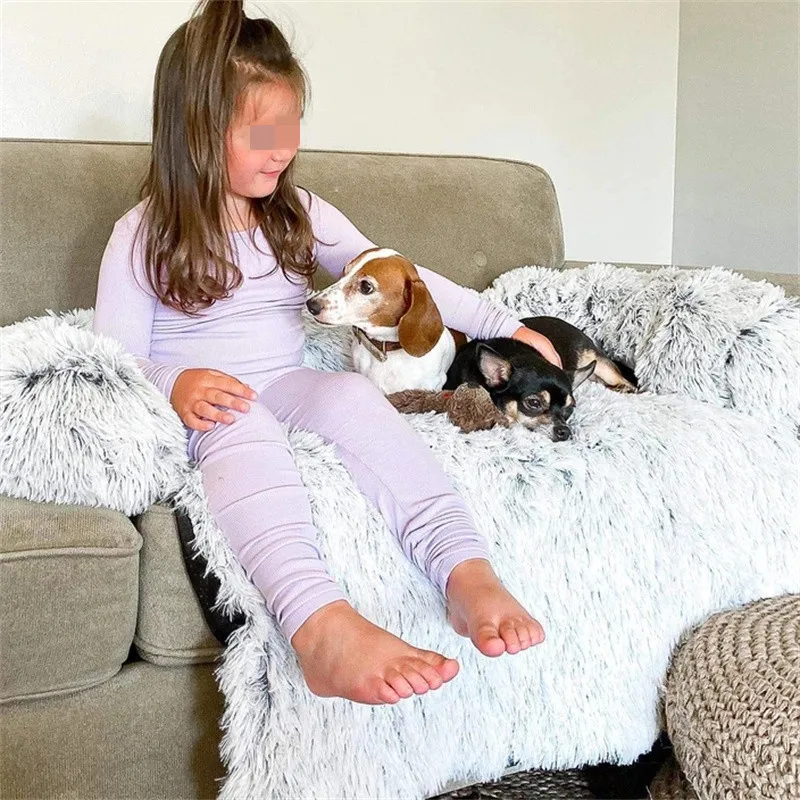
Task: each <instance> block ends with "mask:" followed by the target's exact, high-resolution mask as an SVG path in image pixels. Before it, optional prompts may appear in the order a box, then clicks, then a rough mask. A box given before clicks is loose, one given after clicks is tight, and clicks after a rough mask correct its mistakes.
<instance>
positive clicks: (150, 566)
mask: <svg viewBox="0 0 800 800" xmlns="http://www.w3.org/2000/svg"><path fill="white" fill-rule="evenodd" d="M133 522H134V524H135V525H136V527H137V528H138V530H139V532H140V533H141V535H142V540H143V543H142V552H141V561H140V573H139V618H138V621H137V623H136V635H135V637H134V644H135V645H136V650H137V651H138V653H139V655H141V657H142V658H143V659H145V660H146V661H150V662H152V663H153V664H162V665H164V666H174V665H179V664H202V663H209V662H212V661H214V660H215V659H216V658H217V656H218V655H219V654H220V653H221V652H222V647H221V645H220V643H219V642H218V641H217V639H216V638H215V637H214V635H213V634H212V632H211V630H210V629H209V627H208V625H207V624H206V620H205V617H204V616H203V610H202V607H201V606H200V603H199V601H198V599H197V595H196V594H195V591H194V589H193V588H192V583H191V581H190V579H189V575H188V573H187V571H186V564H185V563H184V559H183V554H182V552H181V545H180V539H179V537H178V531H177V525H176V522H175V514H174V512H173V511H172V509H171V508H169V507H168V506H166V505H162V504H160V503H157V504H155V505H153V506H152V507H151V508H149V509H148V510H147V511H146V512H145V513H144V514H141V515H139V516H136V517H134V518H133Z"/></svg>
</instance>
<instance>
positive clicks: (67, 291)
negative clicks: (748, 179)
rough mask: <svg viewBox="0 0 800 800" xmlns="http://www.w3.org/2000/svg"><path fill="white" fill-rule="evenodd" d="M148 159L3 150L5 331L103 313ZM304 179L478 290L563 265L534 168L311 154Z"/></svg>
mask: <svg viewBox="0 0 800 800" xmlns="http://www.w3.org/2000/svg"><path fill="white" fill-rule="evenodd" d="M149 154H150V145H149V144H147V143H127V142H122V143H120V142H73V141H50V140H26V139H3V140H1V141H0V164H1V165H2V197H1V199H0V220H1V223H0V224H2V242H1V243H0V247H1V248H2V249H1V250H0V270H1V272H0V277H1V278H2V286H3V291H2V299H1V300H0V325H7V324H9V323H11V322H16V321H18V320H21V319H24V318H25V317H27V316H35V315H40V314H43V313H44V312H45V309H52V310H53V311H67V310H70V309H73V308H91V307H93V306H94V302H95V293H96V290H97V274H98V270H99V267H100V259H101V257H102V255H103V250H104V248H105V245H106V242H107V241H108V238H109V236H110V235H111V229H112V228H113V226H114V222H115V221H116V220H117V219H119V217H121V216H122V215H123V214H124V213H125V212H126V211H127V210H128V209H129V208H131V207H132V206H133V205H135V204H136V202H137V197H136V191H137V187H138V184H139V181H140V180H141V178H142V177H143V175H144V174H145V171H146V168H147V164H148V158H149ZM296 176H297V177H296V180H297V183H298V185H301V186H305V187H307V188H309V189H311V190H312V191H314V192H316V193H317V194H319V195H320V196H321V197H323V198H325V199H326V200H328V201H329V202H331V203H332V204H333V205H335V206H336V207H337V208H339V209H340V210H341V211H342V212H343V213H344V214H345V215H347V216H348V217H349V218H350V219H351V220H352V222H353V223H354V224H355V225H356V226H357V227H358V228H359V229H360V230H361V231H362V232H363V233H364V234H365V235H366V236H368V237H369V238H370V239H371V240H372V241H374V242H375V243H376V244H380V245H385V246H387V247H393V248H395V249H397V250H399V251H400V252H402V253H404V254H405V255H407V256H408V257H409V258H411V259H412V260H413V261H414V262H416V263H417V264H422V265H424V266H426V267H430V268H431V269H434V270H436V271H437V272H440V273H442V274H443V275H446V276H448V277H449V278H451V279H453V280H456V281H458V282H459V283H462V284H464V285H467V286H472V287H473V288H476V289H483V288H485V287H486V286H487V285H488V284H489V283H490V282H491V281H492V280H493V279H494V278H495V277H497V276H498V275H499V274H500V273H501V272H504V271H505V270H507V269H509V268H510V267H515V266H519V265H521V264H538V265H541V266H548V267H557V268H560V267H561V266H562V265H563V262H564V244H563V235H562V228H561V216H560V213H559V208H558V201H557V199H556V194H555V190H554V188H553V184H552V181H551V180H550V177H549V176H548V175H547V173H546V172H544V170H542V169H540V168H539V167H536V166H533V165H532V164H527V163H524V162H519V161H505V160H499V159H490V158H475V157H471V156H429V155H403V154H394V153H355V152H353V153H351V152H340V151H330V150H301V151H300V152H299V153H298V156H297V172H296Z"/></svg>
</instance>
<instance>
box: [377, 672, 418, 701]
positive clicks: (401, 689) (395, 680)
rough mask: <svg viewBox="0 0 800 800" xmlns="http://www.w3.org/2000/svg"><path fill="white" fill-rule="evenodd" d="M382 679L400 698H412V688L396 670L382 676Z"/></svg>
mask: <svg viewBox="0 0 800 800" xmlns="http://www.w3.org/2000/svg"><path fill="white" fill-rule="evenodd" d="M383 679H384V680H385V681H386V683H388V684H389V686H391V687H392V689H394V690H395V691H396V692H397V694H399V695H400V697H404V698H408V697H412V696H413V694H414V688H413V687H412V686H411V684H410V683H409V682H408V681H407V680H406V678H405V676H404V675H403V674H402V673H400V672H399V671H398V670H397V669H392V670H390V671H389V672H387V673H386V674H385V675H384V676H383Z"/></svg>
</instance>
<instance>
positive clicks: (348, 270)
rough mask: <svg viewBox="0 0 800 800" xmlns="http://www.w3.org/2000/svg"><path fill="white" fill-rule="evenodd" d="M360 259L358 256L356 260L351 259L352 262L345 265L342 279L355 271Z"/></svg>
mask: <svg viewBox="0 0 800 800" xmlns="http://www.w3.org/2000/svg"><path fill="white" fill-rule="evenodd" d="M358 259H359V256H356V257H355V258H351V259H350V261H348V262H347V263H346V264H345V265H344V270H343V271H342V277H344V276H345V275H349V274H350V273H351V272H352V271H353V269H354V268H355V265H356V263H357V262H358Z"/></svg>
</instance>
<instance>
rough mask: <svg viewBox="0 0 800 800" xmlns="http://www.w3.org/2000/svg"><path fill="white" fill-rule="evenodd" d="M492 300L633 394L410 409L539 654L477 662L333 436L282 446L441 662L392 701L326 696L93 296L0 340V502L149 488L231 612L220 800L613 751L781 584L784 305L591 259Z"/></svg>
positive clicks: (796, 582)
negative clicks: (563, 330) (544, 425)
mask: <svg viewBox="0 0 800 800" xmlns="http://www.w3.org/2000/svg"><path fill="white" fill-rule="evenodd" d="M486 294H487V296H488V297H490V298H492V299H493V300H495V301H497V302H501V303H506V304H507V305H509V306H510V307H511V308H512V309H514V310H515V311H516V312H518V313H519V315H520V316H523V315H528V314H542V313H547V314H556V315H559V316H562V317H563V318H565V319H567V320H569V321H571V322H573V323H576V324H578V325H580V326H582V327H584V328H585V329H586V331H587V332H588V333H589V334H590V335H591V336H593V337H594V338H595V339H596V340H597V341H598V342H599V343H600V344H602V345H603V346H604V347H606V348H607V349H608V350H609V351H611V353H612V354H613V355H615V356H619V357H621V358H623V359H625V360H626V361H628V362H629V363H631V364H633V365H634V366H635V368H636V372H637V373H638V375H639V376H640V378H641V383H642V386H643V388H644V390H645V391H644V392H643V393H642V394H638V395H619V394H615V393H613V392H611V391H608V390H606V389H604V388H602V387H600V386H598V385H596V384H592V383H588V382H587V383H586V384H584V385H583V386H582V387H581V388H580V389H579V390H578V393H577V408H576V411H575V413H574V416H573V420H572V422H571V424H572V428H573V438H572V439H570V440H568V441H566V442H561V443H555V442H552V441H551V440H550V439H549V438H548V437H547V435H545V434H544V433H541V434H540V433H535V432H529V431H526V430H523V429H520V428H510V429H505V428H494V429H492V430H489V431H481V432H476V433H471V434H463V433H460V432H459V431H458V430H457V429H455V428H454V427H453V426H452V425H450V424H449V422H448V421H447V419H446V418H445V417H443V416H441V415H438V416H437V415H433V414H420V415H415V416H412V417H410V418H409V419H410V421H411V424H412V425H413V426H414V427H415V428H416V430H417V431H418V432H419V434H420V435H421V436H422V437H423V438H424V439H425V441H426V442H427V443H428V444H429V445H430V446H431V448H432V449H433V451H434V452H435V454H436V456H437V457H438V458H439V460H440V462H441V464H442V466H443V468H444V469H445V470H446V472H447V473H448V474H449V475H450V477H451V479H452V481H453V483H454V484H455V486H456V488H457V489H458V491H460V492H461V493H462V494H463V496H464V497H465V498H467V501H468V503H469V504H470V507H471V509H472V512H473V514H474V517H475V520H476V522H477V525H478V527H479V529H480V530H481V531H483V532H484V533H485V534H486V536H487V538H488V540H489V542H490V545H491V548H492V554H493V560H494V565H495V569H496V570H497V572H498V573H499V575H500V576H501V578H502V579H503V580H504V582H505V583H506V584H507V585H508V587H509V588H510V590H511V591H512V592H514V593H515V594H516V595H517V596H518V597H519V598H520V599H521V601H522V602H523V603H524V604H525V605H526V606H527V607H528V608H529V609H530V610H531V612H532V613H533V614H534V615H535V616H536V617H537V618H538V619H539V620H540V621H541V622H542V624H543V626H544V629H545V631H546V635H547V639H546V641H545V643H544V644H542V645H541V646H538V647H536V648H533V649H531V650H530V651H527V652H525V653H523V654H519V655H516V656H503V657H500V658H497V659H490V658H486V657H484V656H482V655H480V653H478V652H477V650H475V649H474V647H473V646H472V645H471V643H470V642H469V641H468V640H466V639H463V638H461V637H459V636H457V635H456V634H455V633H454V632H453V631H452V630H451V629H450V627H449V626H448V624H447V622H446V619H445V608H444V605H443V602H442V598H441V597H440V596H439V595H438V594H437V592H436V590H435V589H434V588H433V587H432V586H431V585H430V584H429V583H428V581H427V580H426V579H425V578H424V576H423V575H421V574H420V573H419V571H418V570H417V569H416V568H415V567H414V566H412V565H411V564H410V563H409V562H408V561H407V560H406V558H405V557H404V556H403V554H402V552H401V551H400V548H399V546H398V545H397V543H396V541H395V540H394V538H393V537H392V536H391V534H390V532H389V531H388V530H387V528H386V526H385V525H384V523H383V521H382V519H381V518H380V516H379V515H378V513H377V512H376V510H375V509H374V508H373V507H372V506H371V505H370V504H369V503H368V502H367V501H366V500H365V499H364V498H363V497H362V496H361V495H360V494H359V492H358V491H357V489H356V487H355V485H354V483H353V481H352V479H351V477H350V475H349V474H348V473H347V471H346V470H345V469H344V467H343V466H342V464H341V462H340V460H339V459H338V458H337V455H336V452H335V450H334V448H333V447H331V446H328V445H326V444H324V443H323V442H322V441H321V440H320V438H319V437H317V436H316V435H313V434H311V433H308V432H303V431H290V433H289V436H290V442H291V444H292V447H293V448H294V452H295V455H296V459H297V463H298V465H299V468H300V470H301V472H302V475H303V479H304V481H305V483H306V485H307V486H308V488H309V492H310V497H311V502H312V506H313V513H314V518H315V521H316V523H317V525H318V527H319V531H320V547H321V549H322V551H323V553H324V555H325V558H326V559H327V562H328V564H329V566H330V569H331V572H332V574H333V575H334V576H335V577H336V578H337V579H338V580H339V581H340V582H341V585H342V586H343V588H344V590H345V591H346V593H347V594H348V596H349V597H350V598H351V600H352V602H353V604H354V605H355V607H356V608H357V609H359V611H361V613H363V614H364V615H365V616H367V617H368V618H369V619H371V620H373V621H374V622H376V623H377V624H379V625H382V626H384V627H386V628H388V629H389V630H390V631H392V632H394V633H396V634H398V635H400V636H402V637H403V638H404V639H406V640H408V641H409V642H411V643H413V644H415V645H418V646H420V647H425V648H432V649H435V650H439V651H440V652H443V653H446V654H447V655H450V656H453V657H455V658H457V659H458V660H459V661H460V663H461V672H460V674H459V675H458V676H457V677H456V679H454V680H453V681H452V682H451V683H449V684H447V685H446V686H445V687H443V688H442V689H441V690H439V691H436V692H430V693H428V694H427V695H425V696H422V697H416V698H414V699H411V700H405V701H402V702H400V703H398V704H397V705H395V706H383V707H373V706H365V705H358V704H355V703H350V702H347V701H345V700H340V699H324V700H323V699H319V698H317V697H314V696H313V695H311V694H310V693H309V692H308V691H307V690H306V688H305V684H304V682H303V678H302V675H301V673H300V670H299V668H298V666H297V662H296V660H295V657H294V654H293V651H292V650H291V648H290V646H289V645H288V644H287V642H286V641H285V640H284V639H283V637H282V636H281V635H280V632H279V631H278V629H277V627H276V625H275V624H274V622H273V620H272V618H271V616H270V615H269V613H268V612H267V611H266V608H265V605H264V602H263V598H262V597H261V595H260V594H259V592H258V591H257V590H256V589H255V587H254V586H253V585H252V584H251V583H250V582H249V580H248V579H247V578H246V576H245V574H244V572H243V570H242V569H241V567H240V565H239V564H238V562H237V561H236V560H235V558H234V557H233V555H232V553H231V551H230V549H229V547H228V545H227V542H226V541H225V540H224V538H223V536H222V534H221V533H220V531H219V530H218V528H217V527H216V525H215V524H214V521H213V519H212V518H211V516H210V513H209V511H208V507H207V503H206V499H205V495H204V491H203V486H202V482H201V475H200V472H199V470H198V469H197V467H196V466H195V465H194V464H191V463H189V462H188V460H187V457H186V454H185V436H184V430H183V427H182V425H181V423H180V421H179V419H178V417H177V415H176V414H175V413H174V411H173V410H172V409H171V407H170V406H169V405H168V404H167V402H166V400H165V399H164V398H163V397H162V396H161V395H160V394H159V393H158V392H157V390H156V389H155V388H154V387H153V386H152V385H151V384H149V383H148V381H147V380H146V379H145V378H144V377H143V375H142V374H141V373H140V372H139V370H138V369H137V367H136V364H135V361H134V359H133V357H132V356H130V355H129V354H127V353H125V352H124V351H123V349H122V348H121V347H120V345H119V344H118V343H116V342H115V341H113V340H111V339H109V338H107V337H101V336H95V335H94V334H92V333H91V331H90V329H89V327H90V322H91V313H92V312H91V310H79V311H75V312H72V313H69V314H65V315H62V316H55V315H50V316H47V317H42V318H36V319H28V320H25V321H23V322H20V323H17V324H15V325H12V326H9V327H8V328H5V329H3V330H2V348H3V359H2V374H1V375H0V414H1V416H2V444H3V447H2V456H1V458H2V462H1V463H0V491H2V492H4V493H6V494H9V495H13V496H15V497H25V498H29V499H31V500H37V501H50V502H58V503H78V504H87V505H92V506H97V505H101V506H108V507H111V508H115V509H118V510H119V511H121V512H123V513H125V514H126V515H134V514H139V513H142V512H143V511H145V510H146V509H147V508H148V507H149V506H150V505H151V504H152V503H154V502H156V501H161V502H168V503H171V504H173V505H174V506H175V507H177V508H179V509H181V510H183V511H185V512H186V513H187V514H188V515H189V517H190V518H191V520H192V523H193V526H194V530H195V533H196V546H197V548H198V550H199V551H200V552H201V553H202V555H203V556H204V557H205V558H206V559H207V560H208V563H209V568H210V570H212V571H213V573H214V574H215V575H216V576H217V578H218V579H219V581H220V583H221V593H220V602H221V604H222V607H223V608H224V609H225V610H226V611H229V612H231V613H234V612H240V611H241V612H243V613H244V614H245V616H246V621H245V623H244V625H242V626H241V627H240V628H238V629H237V630H236V631H235V632H234V634H233V635H232V637H231V639H230V640H229V642H228V645H227V647H226V649H225V652H224V655H223V657H222V660H221V662H220V665H219V666H218V668H217V676H218V680H219V683H220V686H221V690H222V691H223V693H224V695H225V698H226V706H225V712H224V716H223V718H222V725H223V728H224V738H223V742H222V758H223V761H224V763H225V765H226V768H227V778H226V780H225V782H224V784H223V785H222V787H221V792H220V797H221V798H222V799H223V800H248V799H249V798H253V799H255V798H265V797H270V798H291V799H292V800H295V799H296V798H334V797H335V798H376V797H380V798H399V797H403V798H422V797H425V796H428V795H432V794H435V793H436V792H437V791H438V790H440V789H441V788H442V787H443V786H445V785H447V784H448V783H449V782H452V781H455V780H487V779H492V778H494V777H497V776H499V775H500V774H501V773H502V772H503V771H504V770H506V769H507V768H508V767H509V766H512V765H514V766H516V767H518V768H519V769H524V768H534V767H541V768H567V767H574V766H578V765H582V764H586V763H596V762H600V761H611V762H620V763H629V762H631V761H633V760H634V759H635V758H636V757H637V756H638V755H640V754H641V753H643V752H645V751H647V750H648V749H649V748H650V746H651V745H652V743H653V742H654V740H655V739H656V738H657V736H658V733H659V731H660V729H661V727H662V713H661V707H662V697H661V687H662V680H663V678H664V676H665V672H666V669H667V665H668V662H669V658H670V654H671V652H672V650H673V647H674V645H675V643H676V642H677V641H678V640H679V638H680V637H681V636H682V634H684V633H685V632H686V631H687V630H688V629H690V628H691V627H692V626H694V625H696V624H697V623H699V622H700V621H702V620H703V619H704V618H705V617H707V616H708V615H709V614H710V613H712V612H714V611H717V610H720V609H724V608H729V607H733V606H737V605H740V604H743V603H745V602H747V601H749V600H753V599H755V598H760V597H768V596H775V595H780V594H783V593H786V592H798V591H800V535H798V534H799V533H800V531H799V530H798V518H797V509H798V500H799V498H798V481H797V477H798V474H797V470H798V464H799V463H800V445H799V444H798V436H797V429H798V424H800V412H799V410H798V394H797V387H798V381H799V380H800V305H799V304H798V302H797V300H795V299H789V298H786V297H785V296H784V293H783V291H782V290H781V289H779V288H777V287H773V286H770V285H768V284H766V283H763V282H762V283H754V282H751V281H748V280H746V279H744V278H741V277H739V276H737V275H734V274H732V273H729V272H727V271H724V270H719V269H713V270H708V271H693V272H683V271H679V270H673V269H666V270H661V271H658V272H655V273H639V272H634V271H633V270H625V269H617V268H614V267H611V266H607V265H593V266H592V267H589V268H587V269H585V270H582V271H575V270H571V271H566V272H557V271H551V270H546V269H541V268H536V267H525V268H520V269H517V270H514V271H512V272H510V273H507V274H506V275H504V276H503V277H501V278H500V279H499V280H498V281H497V282H496V283H495V285H494V286H493V287H492V288H491V289H490V290H488V291H487V293H486ZM307 331H308V334H309V342H308V346H307V350H306V356H307V363H308V364H309V365H311V366H315V367H317V368H320V369H346V368H348V366H349V365H348V360H347V357H346V355H345V352H346V350H347V347H346V341H347V334H346V333H345V332H341V331H330V330H327V329H323V328H321V327H313V324H312V323H309V325H308V328H307Z"/></svg>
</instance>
